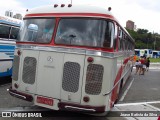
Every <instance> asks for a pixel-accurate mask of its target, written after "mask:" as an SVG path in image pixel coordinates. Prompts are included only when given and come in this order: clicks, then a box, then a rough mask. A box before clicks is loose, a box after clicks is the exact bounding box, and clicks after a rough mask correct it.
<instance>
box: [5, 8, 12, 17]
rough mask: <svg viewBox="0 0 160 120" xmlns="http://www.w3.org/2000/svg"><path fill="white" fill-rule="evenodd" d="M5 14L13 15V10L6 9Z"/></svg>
mask: <svg viewBox="0 0 160 120" xmlns="http://www.w3.org/2000/svg"><path fill="white" fill-rule="evenodd" d="M5 16H7V17H13V12H12V11H11V10H7V11H6V12H5Z"/></svg>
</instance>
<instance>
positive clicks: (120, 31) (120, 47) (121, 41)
mask: <svg viewBox="0 0 160 120" xmlns="http://www.w3.org/2000/svg"><path fill="white" fill-rule="evenodd" d="M122 45H123V35H122V30H121V29H119V41H118V50H122V49H123V46H122Z"/></svg>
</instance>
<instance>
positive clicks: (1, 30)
mask: <svg viewBox="0 0 160 120" xmlns="http://www.w3.org/2000/svg"><path fill="white" fill-rule="evenodd" d="M10 29H11V27H9V26H6V25H2V24H0V38H7V39H8V38H9V33H10Z"/></svg>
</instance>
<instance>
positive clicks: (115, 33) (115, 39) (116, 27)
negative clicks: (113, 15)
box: [113, 24, 118, 50]
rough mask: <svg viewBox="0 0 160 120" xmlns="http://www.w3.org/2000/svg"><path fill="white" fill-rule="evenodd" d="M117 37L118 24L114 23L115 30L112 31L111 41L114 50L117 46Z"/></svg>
mask: <svg viewBox="0 0 160 120" xmlns="http://www.w3.org/2000/svg"><path fill="white" fill-rule="evenodd" d="M117 37H118V26H117V24H115V32H114V41H113V45H114V49H115V50H116V47H117V44H116V43H117Z"/></svg>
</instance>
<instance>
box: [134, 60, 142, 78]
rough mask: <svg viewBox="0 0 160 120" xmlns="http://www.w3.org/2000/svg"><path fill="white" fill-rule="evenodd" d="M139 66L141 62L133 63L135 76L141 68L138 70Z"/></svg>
mask: <svg viewBox="0 0 160 120" xmlns="http://www.w3.org/2000/svg"><path fill="white" fill-rule="evenodd" d="M140 65H141V62H140V61H139V60H136V62H135V66H136V73H135V75H136V74H137V72H138V71H139V70H140V69H141V68H140Z"/></svg>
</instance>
